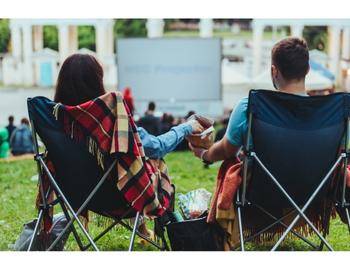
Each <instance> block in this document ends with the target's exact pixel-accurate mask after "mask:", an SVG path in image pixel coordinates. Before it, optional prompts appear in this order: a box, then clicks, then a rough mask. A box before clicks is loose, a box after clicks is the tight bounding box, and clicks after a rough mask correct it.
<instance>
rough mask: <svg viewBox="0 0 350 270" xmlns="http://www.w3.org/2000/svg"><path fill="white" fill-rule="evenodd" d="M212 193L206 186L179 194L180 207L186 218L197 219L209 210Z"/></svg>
mask: <svg viewBox="0 0 350 270" xmlns="http://www.w3.org/2000/svg"><path fill="white" fill-rule="evenodd" d="M210 197H211V193H210V192H208V191H207V190H205V189H204V188H200V189H196V190H192V191H190V192H188V193H186V194H181V193H180V194H179V197H178V198H179V207H180V209H181V211H182V213H183V215H184V218H185V219H187V220H188V219H195V218H198V217H199V216H201V215H202V214H203V213H205V212H206V211H207V210H208V204H209V202H210Z"/></svg>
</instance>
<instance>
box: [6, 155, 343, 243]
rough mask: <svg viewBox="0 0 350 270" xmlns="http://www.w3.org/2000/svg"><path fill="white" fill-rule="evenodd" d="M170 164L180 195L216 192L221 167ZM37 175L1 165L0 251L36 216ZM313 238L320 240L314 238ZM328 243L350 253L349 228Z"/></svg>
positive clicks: (336, 227) (184, 159)
mask: <svg viewBox="0 0 350 270" xmlns="http://www.w3.org/2000/svg"><path fill="white" fill-rule="evenodd" d="M166 160H167V163H168V166H169V169H170V175H171V177H172V180H173V182H174V183H175V185H176V187H177V193H179V192H188V191H190V190H193V189H196V188H206V189H207V190H208V191H210V192H212V191H213V188H214V185H215V179H216V173H217V170H218V166H219V165H218V164H215V165H212V166H211V167H210V168H209V169H203V165H202V163H201V162H200V161H199V160H197V159H195V158H194V157H193V156H192V154H191V153H189V152H181V153H173V154H170V155H168V156H167V159H166ZM35 174H36V166H35V163H34V161H33V160H22V161H13V162H0V204H1V208H0V250H11V244H13V243H14V242H15V240H16V238H17V236H18V235H19V233H20V232H21V230H22V225H23V223H25V222H27V221H29V220H31V219H33V218H34V217H35V216H36V210H35V207H34V202H35V197H36V191H37V185H36V182H35V181H33V180H31V178H32V176H33V175H35ZM91 219H92V220H91V222H90V224H89V230H90V233H91V234H92V235H96V234H97V233H98V232H100V231H101V230H102V228H100V227H98V226H97V224H96V223H97V222H96V220H95V218H94V217H92V218H91ZM129 235H130V234H129V233H128V232H127V231H126V230H125V229H123V228H120V227H117V228H116V229H114V230H113V231H112V232H111V233H109V234H107V235H106V236H105V237H104V238H102V239H101V240H100V241H99V242H98V245H99V247H100V248H101V250H126V249H127V247H128V241H129ZM312 238H313V239H314V240H315V239H316V237H314V236H313V237H312ZM328 239H329V242H330V244H331V245H332V246H333V247H334V248H335V249H336V250H350V235H349V233H348V231H347V228H346V226H345V224H343V223H341V222H340V220H339V219H335V220H333V221H332V224H331V234H330V236H329V237H328ZM269 247H270V246H260V247H257V246H254V245H251V246H250V247H249V249H251V250H266V249H268V248H269ZM66 249H67V250H78V246H77V245H76V244H75V242H74V241H73V237H72V236H70V238H69V240H68V243H67V245H66ZM135 249H136V250H153V248H152V247H151V246H148V245H146V246H145V245H142V244H141V243H140V242H139V241H138V240H137V241H136V245H135ZM281 249H283V250H308V249H309V248H308V246H307V245H305V244H304V243H302V242H301V241H299V240H295V239H288V240H286V241H285V242H284V243H283V245H282V248H281Z"/></svg>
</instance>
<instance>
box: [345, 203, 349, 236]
mask: <svg viewBox="0 0 350 270" xmlns="http://www.w3.org/2000/svg"><path fill="white" fill-rule="evenodd" d="M345 214H346V219H347V221H348V230H349V233H350V214H349V209H348V208H345Z"/></svg>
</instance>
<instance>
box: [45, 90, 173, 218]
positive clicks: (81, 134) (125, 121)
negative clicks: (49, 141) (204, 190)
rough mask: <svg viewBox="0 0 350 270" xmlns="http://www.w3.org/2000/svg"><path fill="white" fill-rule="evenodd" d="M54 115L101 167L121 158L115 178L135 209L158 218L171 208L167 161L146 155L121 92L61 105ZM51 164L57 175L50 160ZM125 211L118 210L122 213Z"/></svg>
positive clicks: (57, 107)
mask: <svg viewBox="0 0 350 270" xmlns="http://www.w3.org/2000/svg"><path fill="white" fill-rule="evenodd" d="M53 114H54V115H55V117H56V119H57V120H58V121H59V122H61V123H62V124H63V128H64V132H65V133H66V134H67V135H69V136H70V137H71V138H72V139H73V140H75V141H77V142H85V143H86V147H88V150H89V152H90V153H91V154H93V155H94V156H95V157H96V159H97V163H98V164H99V166H101V168H103V169H105V168H107V166H108V165H109V164H110V158H112V159H116V160H117V162H116V165H115V171H116V172H117V173H116V175H117V179H113V180H115V182H116V185H117V187H118V190H119V191H120V192H121V193H122V195H123V196H124V198H125V200H126V201H127V203H128V204H129V205H130V206H131V207H132V208H133V209H134V210H136V211H140V212H143V214H144V215H145V216H148V217H156V216H161V215H162V214H163V213H164V212H165V210H167V209H168V208H169V206H170V201H171V195H172V193H173V187H172V185H171V183H170V180H169V177H168V172H167V167H166V164H165V163H164V161H163V160H151V159H148V158H147V157H145V153H144V150H143V147H142V143H141V140H140V137H139V134H138V133H137V127H136V125H135V123H134V120H133V118H132V116H131V114H130V113H129V110H128V108H127V106H126V105H125V103H124V101H123V98H122V94H121V93H119V92H110V93H106V94H105V95H103V96H100V97H98V98H96V99H94V100H92V101H88V102H86V103H84V104H81V105H78V106H66V105H63V104H57V105H56V106H55V107H54V110H53ZM48 157H49V155H48ZM107 160H108V162H109V163H108V162H107ZM47 163H48V164H49V165H50V170H52V171H53V174H54V168H53V166H52V163H51V162H50V160H47ZM97 180H98V179H97ZM127 210H129V209H127V207H126V209H125V212H126V211H127ZM122 214H123V213H122V212H120V211H118V216H121V215H122ZM108 215H113V213H108Z"/></svg>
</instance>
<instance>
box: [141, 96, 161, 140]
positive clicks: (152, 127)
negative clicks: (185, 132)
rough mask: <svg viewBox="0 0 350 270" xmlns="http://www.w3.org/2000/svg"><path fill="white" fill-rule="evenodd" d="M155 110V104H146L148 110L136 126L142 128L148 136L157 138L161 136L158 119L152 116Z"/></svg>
mask: <svg viewBox="0 0 350 270" xmlns="http://www.w3.org/2000/svg"><path fill="white" fill-rule="evenodd" d="M155 110H156V104H155V103H154V102H153V101H151V102H150V103H149V104H148V109H147V111H146V112H145V115H144V116H143V117H141V119H140V120H139V122H138V123H137V124H138V126H140V127H143V128H144V129H145V130H146V131H147V132H148V133H149V134H152V135H154V136H158V135H160V134H161V124H160V118H159V117H156V116H155V115H154V112H155Z"/></svg>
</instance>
